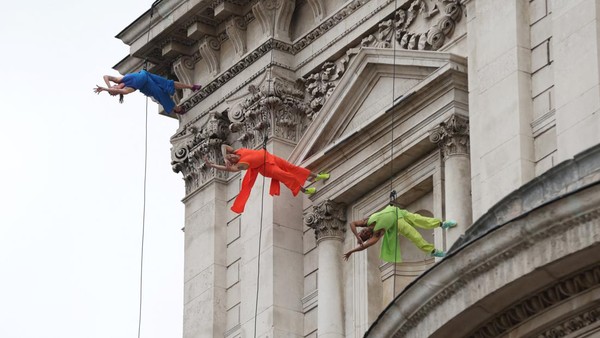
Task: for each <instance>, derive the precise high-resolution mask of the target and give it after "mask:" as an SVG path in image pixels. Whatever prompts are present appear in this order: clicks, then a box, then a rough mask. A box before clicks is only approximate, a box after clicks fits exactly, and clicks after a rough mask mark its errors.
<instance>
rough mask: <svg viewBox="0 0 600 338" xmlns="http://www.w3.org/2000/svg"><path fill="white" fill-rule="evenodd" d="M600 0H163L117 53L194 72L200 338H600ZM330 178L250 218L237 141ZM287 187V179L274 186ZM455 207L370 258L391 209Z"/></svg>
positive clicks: (192, 280)
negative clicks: (430, 227)
mask: <svg viewBox="0 0 600 338" xmlns="http://www.w3.org/2000/svg"><path fill="white" fill-rule="evenodd" d="M599 19H600V3H599V2H598V1H595V0H502V1H498V0H187V1H184V0H162V1H157V2H155V3H154V5H153V7H152V9H150V10H148V11H147V12H146V13H144V14H143V15H142V16H140V17H139V18H138V19H137V20H135V21H134V22H133V23H131V24H130V25H129V26H128V27H127V28H125V29H124V30H123V31H122V32H120V33H119V34H118V35H117V38H119V39H121V40H122V41H123V42H125V43H126V44H127V45H129V46H130V47H131V49H130V54H129V55H128V56H127V57H125V58H124V59H122V60H121V61H120V62H119V63H118V64H117V65H116V66H115V69H117V70H118V71H119V72H121V73H128V72H133V71H137V70H139V69H140V68H141V67H142V66H143V65H144V64H145V63H146V61H147V64H148V69H149V70H150V71H152V72H156V73H159V74H161V75H164V76H167V77H170V78H172V79H176V80H179V81H182V82H188V83H191V82H193V83H201V84H203V85H204V87H203V89H202V90H201V91H199V92H196V93H191V92H189V91H187V90H183V91H179V92H178V93H176V97H177V99H178V100H179V101H180V103H181V104H183V105H184V107H185V108H186V109H187V110H188V113H187V114H185V115H181V116H170V117H172V118H177V119H179V128H178V129H177V130H176V131H175V133H174V135H173V136H172V138H171V143H172V145H173V147H172V162H171V165H172V166H173V170H174V171H175V172H176V173H181V175H182V177H183V180H184V184H185V187H186V190H185V191H186V195H185V196H184V198H183V203H184V205H185V228H184V231H185V271H184V283H185V285H184V330H183V332H184V337H186V338H188V337H190V338H191V337H317V336H318V337H327V338H334V337H335V338H341V337H348V338H350V337H352V338H354V337H363V336H367V337H482V338H483V337H485V338H487V337H600V320H599V318H600V246H599V245H598V243H600V221H599V217H600V185H598V184H597V183H598V182H600V145H599V144H600V116H599V115H600V113H598V111H599V110H600V28H599V27H600V20H599ZM223 143H226V144H230V145H232V146H234V147H247V148H260V147H262V146H263V145H265V146H266V148H267V149H268V150H269V151H270V152H272V153H274V154H276V155H278V156H280V157H283V158H286V159H288V160H289V161H290V162H292V163H295V164H297V165H301V166H304V167H307V168H309V169H311V170H312V171H315V172H318V171H328V172H330V173H331V178H330V179H329V180H326V181H319V182H316V183H313V184H312V185H313V186H314V187H316V188H317V189H318V191H317V193H316V194H314V195H312V196H310V197H307V196H297V197H294V196H292V194H291V193H290V192H289V191H288V190H286V189H282V195H281V196H277V197H271V196H269V195H268V184H269V181H270V180H269V179H266V180H264V181H263V180H262V179H260V178H259V179H258V180H257V181H256V184H255V186H254V189H253V191H252V194H251V196H250V199H249V201H248V204H247V206H246V211H245V212H244V213H243V214H242V215H237V214H235V213H233V212H231V211H230V210H229V208H230V206H231V204H232V202H233V199H234V198H235V197H236V195H237V193H238V191H239V188H240V182H241V179H242V175H240V174H239V173H236V174H231V173H226V172H221V171H215V170H214V169H211V168H209V167H207V166H206V165H205V164H204V160H203V158H205V157H208V158H210V159H211V160H212V161H216V162H221V163H222V159H220V156H221V154H220V146H221V145H222V144H223ZM265 187H266V188H265ZM392 191H395V192H396V194H395V195H394V196H393V198H394V199H395V201H396V202H397V203H400V204H401V205H402V206H404V207H405V208H406V209H408V210H410V211H413V212H418V213H420V214H423V215H427V216H433V215H435V216H436V217H440V218H452V219H456V220H457V221H458V224H459V226H458V227H456V228H454V229H450V230H441V229H436V230H435V231H421V232H422V234H423V236H424V237H425V238H426V239H428V240H429V241H431V242H433V243H435V246H436V247H437V248H440V249H444V250H447V251H448V253H449V254H448V256H447V257H446V258H444V259H442V260H438V261H435V260H434V259H433V258H431V257H429V256H428V255H427V254H425V253H423V252H420V251H419V250H418V249H416V248H415V247H414V246H413V245H411V244H410V243H409V242H407V241H406V240H405V239H404V238H400V247H401V248H402V249H401V250H402V258H403V262H402V263H398V264H390V263H384V262H382V261H381V260H380V259H379V255H378V247H376V246H375V247H372V248H369V249H368V250H365V251H362V252H360V253H357V254H354V255H353V256H351V258H350V260H349V261H348V262H344V261H343V260H342V255H343V253H344V252H345V251H347V250H349V249H350V248H352V247H353V246H354V245H355V242H356V241H355V239H354V237H353V236H352V234H351V233H350V232H349V231H348V228H347V226H348V223H349V222H350V221H351V220H355V219H361V218H365V217H367V216H368V215H370V214H371V213H372V212H375V211H377V210H379V209H381V208H382V207H383V206H385V205H386V204H387V203H388V202H389V200H390V193H391V192H392Z"/></svg>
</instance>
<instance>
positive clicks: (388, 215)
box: [367, 205, 443, 263]
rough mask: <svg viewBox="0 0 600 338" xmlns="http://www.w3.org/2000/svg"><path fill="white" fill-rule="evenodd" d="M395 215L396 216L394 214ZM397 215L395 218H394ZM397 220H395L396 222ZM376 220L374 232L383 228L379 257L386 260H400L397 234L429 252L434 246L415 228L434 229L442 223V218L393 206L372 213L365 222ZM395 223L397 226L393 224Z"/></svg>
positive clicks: (370, 222)
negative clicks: (426, 215) (422, 214)
mask: <svg viewBox="0 0 600 338" xmlns="http://www.w3.org/2000/svg"><path fill="white" fill-rule="evenodd" d="M396 215H397V216H396ZM396 217H397V218H396ZM396 220H397V222H396ZM373 222H376V224H375V228H374V229H373V231H374V232H376V231H378V230H382V229H383V230H384V231H385V232H384V234H383V243H381V253H380V258H381V259H382V260H384V261H386V262H392V263H393V262H396V263H399V262H402V255H401V254H400V246H399V245H398V243H397V240H398V234H400V235H402V236H404V237H406V238H408V240H410V241H411V242H413V243H414V245H416V246H417V247H418V248H419V249H421V250H423V251H424V252H426V253H428V254H431V253H432V252H433V251H434V250H435V247H434V246H433V244H431V243H429V242H427V241H426V240H425V239H424V238H423V236H421V234H420V233H419V232H418V231H417V230H416V229H415V227H419V228H422V229H434V228H437V227H439V226H441V225H442V223H443V222H442V220H441V219H438V218H431V217H425V216H421V215H419V214H413V213H411V212H408V211H406V210H404V209H400V208H398V207H395V206H391V205H390V206H387V207H386V208H385V209H383V210H381V211H379V212H376V213H374V214H372V215H371V216H370V217H369V220H368V221H367V224H368V225H370V224H373ZM395 224H397V225H398V226H394V225H395Z"/></svg>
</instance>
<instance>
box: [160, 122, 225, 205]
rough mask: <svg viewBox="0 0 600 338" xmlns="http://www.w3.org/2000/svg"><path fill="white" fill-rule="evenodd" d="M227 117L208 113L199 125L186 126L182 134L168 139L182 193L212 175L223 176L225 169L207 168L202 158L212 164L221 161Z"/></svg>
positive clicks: (210, 177) (196, 186) (204, 181)
mask: <svg viewBox="0 0 600 338" xmlns="http://www.w3.org/2000/svg"><path fill="white" fill-rule="evenodd" d="M229 123H230V122H229V120H228V119H227V118H226V117H225V116H224V115H223V114H221V113H219V112H210V113H209V116H208V120H207V122H206V123H205V125H204V127H203V128H199V127H198V126H196V125H192V126H189V127H188V128H187V129H186V130H185V133H183V134H182V135H179V136H177V137H173V138H172V139H171V144H172V145H173V147H172V148H171V165H172V168H173V171H174V172H176V173H179V172H181V173H182V175H183V179H184V181H185V187H186V194H190V193H191V192H193V191H194V190H196V189H198V188H199V187H201V186H202V185H203V184H205V183H206V182H208V181H209V180H211V179H213V178H223V179H226V178H227V172H223V171H217V170H215V169H213V168H209V167H208V166H207V165H206V164H205V162H204V158H205V157H208V159H209V160H210V161H211V162H213V163H219V162H223V160H222V158H221V144H223V143H224V142H225V140H226V139H227V136H228V134H229V130H228V128H227V126H228V125H229Z"/></svg>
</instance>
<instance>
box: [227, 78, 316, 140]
mask: <svg viewBox="0 0 600 338" xmlns="http://www.w3.org/2000/svg"><path fill="white" fill-rule="evenodd" d="M248 91H249V92H250V95H249V97H248V98H247V99H246V100H245V101H244V102H242V103H241V104H240V106H239V107H237V108H236V109H233V110H232V111H230V113H229V118H230V119H231V122H232V124H231V125H230V127H229V129H230V130H231V132H234V133H238V134H239V137H238V139H237V141H239V142H240V143H242V145H243V146H244V147H246V148H254V147H257V146H260V144H262V141H263V139H264V138H265V137H272V136H275V137H279V138H281V139H284V140H287V141H290V142H293V143H296V142H298V140H299V139H300V136H301V135H302V132H303V131H304V129H305V128H306V127H307V126H308V123H309V116H310V109H309V108H308V104H307V103H306V102H305V101H304V92H303V91H302V90H301V89H300V88H298V87H297V86H296V83H294V82H292V81H291V80H288V79H286V78H284V77H282V76H277V75H273V77H272V78H270V79H265V81H264V82H262V83H261V84H259V85H257V86H254V85H250V86H249V87H248Z"/></svg>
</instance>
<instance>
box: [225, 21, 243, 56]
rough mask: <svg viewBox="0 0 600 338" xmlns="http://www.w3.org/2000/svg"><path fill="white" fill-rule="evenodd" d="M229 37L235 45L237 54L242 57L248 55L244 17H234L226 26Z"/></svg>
mask: <svg viewBox="0 0 600 338" xmlns="http://www.w3.org/2000/svg"><path fill="white" fill-rule="evenodd" d="M225 31H226V32H227V36H229V39H230V40H231V42H232V44H233V48H234V49H235V54H236V55H237V56H238V57H241V56H242V55H244V54H245V53H246V21H245V20H244V18H243V17H239V16H233V17H232V18H231V19H230V20H229V21H228V22H227V24H226V25H225Z"/></svg>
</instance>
